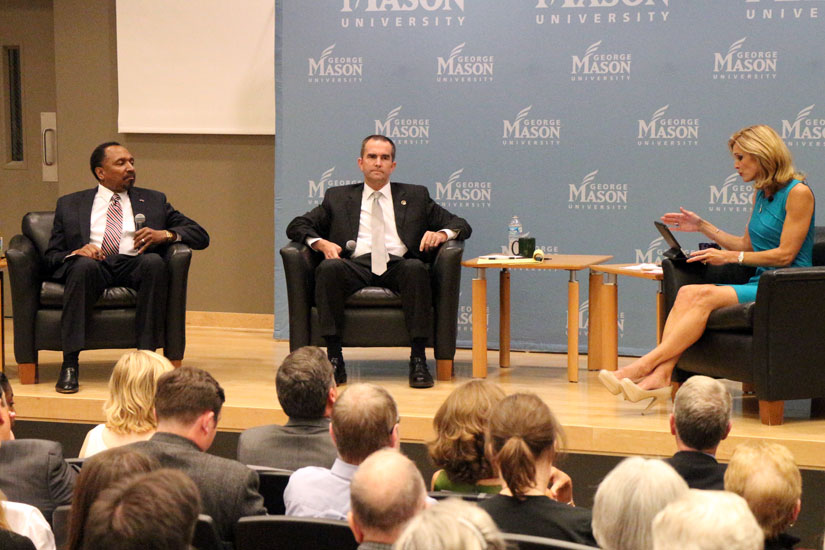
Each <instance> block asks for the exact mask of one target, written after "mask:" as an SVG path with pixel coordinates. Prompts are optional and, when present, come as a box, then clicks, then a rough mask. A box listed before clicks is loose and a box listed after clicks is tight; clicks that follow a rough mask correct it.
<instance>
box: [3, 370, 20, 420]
mask: <svg viewBox="0 0 825 550" xmlns="http://www.w3.org/2000/svg"><path fill="white" fill-rule="evenodd" d="M0 391H2V392H3V395H5V396H6V405H8V407H9V419H10V420H11V422H10V424H11V428H12V429H14V420H15V418H16V417H17V413H16V412H15V411H14V390H12V389H11V382H9V379H8V377H7V376H6V373H5V372H3V371H0Z"/></svg>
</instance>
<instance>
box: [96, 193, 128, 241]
mask: <svg viewBox="0 0 825 550" xmlns="http://www.w3.org/2000/svg"><path fill="white" fill-rule="evenodd" d="M122 234H123V210H122V209H121V207H120V195H118V194H117V193H115V194H114V195H112V200H110V201H109V208H108V209H107V210H106V232H105V233H104V234H103V244H101V245H100V249H101V250H102V251H103V255H104V256H112V255H114V254H118V253H119V252H120V237H121V235H122Z"/></svg>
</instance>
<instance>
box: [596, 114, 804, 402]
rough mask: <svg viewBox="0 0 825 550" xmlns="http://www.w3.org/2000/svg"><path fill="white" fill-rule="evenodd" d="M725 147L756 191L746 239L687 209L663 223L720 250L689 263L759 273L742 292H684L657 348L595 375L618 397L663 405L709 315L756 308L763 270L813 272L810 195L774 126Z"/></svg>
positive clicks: (698, 288)
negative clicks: (706, 240) (730, 308)
mask: <svg viewBox="0 0 825 550" xmlns="http://www.w3.org/2000/svg"><path fill="white" fill-rule="evenodd" d="M728 148H729V149H730V152H731V155H732V156H733V159H734V160H733V166H734V168H735V170H736V171H737V172H738V173H739V176H740V177H741V178H742V181H744V182H746V183H751V184H752V185H753V188H754V193H753V211H752V213H751V218H750V220H749V222H748V226H747V230H746V231H745V234H744V235H734V234H731V233H727V232H725V231H723V230H722V229H720V228H718V227H716V226H715V225H713V224H712V223H710V222H709V221H707V220H704V219H702V218H701V217H700V216H699V215H697V214H696V213H695V212H691V211H689V210H685V209H684V208H680V209H679V212H670V213H667V214H665V215H664V216H662V221H663V222H664V223H666V224H667V225H669V226H670V227H671V229H673V230H675V231H698V232H700V233H702V234H703V235H705V236H706V237H708V238H710V239H713V240H714V241H716V242H717V243H719V245H721V247H722V250H718V249H715V248H708V249H705V250H698V251H696V252H693V253H692V254H691V255H690V257H689V258H688V260H687V261H688V262H702V263H704V264H708V265H723V264H736V263H738V264H741V265H748V266H753V267H756V274H755V275H754V276H753V277H752V278H751V279H750V280H749V281H748V282H747V283H745V284H742V285H711V284H705V285H685V286H683V287H681V288H680V289H679V293H678V294H677V296H676V301H675V302H674V304H673V308H672V309H671V311H670V314H669V315H668V318H667V322H666V323H665V328H664V331H663V334H662V341H661V343H660V344H659V345H658V346H656V347H655V348H654V349H653V350H652V351H650V352H649V353H647V354H646V355H644V356H642V357H640V358H639V359H637V360H636V361H634V362H632V363H631V364H629V365H627V366H626V367H623V368H621V369H619V370H617V371H616V372H615V373H614V372H609V371H604V370H603V371H601V372H600V373H599V380H601V382H602V383H603V384H604V385H605V386H606V387H607V388H608V390H610V392H611V393H613V394H615V395H619V394H621V395H622V396H623V397H625V398H626V399H628V400H630V401H633V402H636V401H639V400H641V399H645V398H650V397H652V398H654V401H651V404H652V403H654V402H655V401H656V400H665V399H667V398H668V397H669V396H670V376H671V373H672V372H673V369H674V367H675V366H676V363H677V361H678V360H679V357H680V356H681V354H682V352H684V351H685V350H686V349H687V348H688V347H689V346H690V345H691V344H693V343H694V342H696V341H697V340H698V339H699V338H700V337H701V336H702V333H703V332H704V331H705V326H706V324H707V320H708V316H709V315H710V313H711V312H712V311H713V310H715V309H718V308H721V307H724V306H729V305H733V304H736V303H744V302H752V301H755V300H756V288H757V284H758V282H759V276H760V275H761V274H762V273H763V272H764V271H766V270H768V269H774V268H777V267H803V266H810V265H811V260H812V254H813V237H814V196H813V193H812V192H811V190H810V188H809V187H808V185H807V183H806V182H805V176H804V175H803V174H801V173H799V172H797V171H796V170H795V169H794V166H793V160H792V158H791V153H790V151H788V148H787V146H786V145H785V143H783V141H782V139H781V138H780V137H779V136H778V135H777V133H776V132H775V131H774V130H773V129H772V128H771V127H769V126H765V125H757V126H750V127H748V128H743V129H741V130H739V131H738V132H736V133H735V134H733V135H732V136H731V138H730V140H728Z"/></svg>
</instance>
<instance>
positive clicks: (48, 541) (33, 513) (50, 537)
mask: <svg viewBox="0 0 825 550" xmlns="http://www.w3.org/2000/svg"><path fill="white" fill-rule="evenodd" d="M2 506H3V511H4V512H5V513H6V521H7V522H8V524H9V527H10V528H11V530H12V531H14V532H15V533H17V534H18V535H23V536H24V537H29V539H31V541H32V542H33V543H34V547H35V548H37V550H55V542H54V533H53V532H52V528H51V527H50V526H49V522H48V521H46V518H44V517H43V514H42V513H41V512H40V510H38V509H37V508H35V507H34V506H29V505H28V504H23V503H22V502H9V501H4V502H2Z"/></svg>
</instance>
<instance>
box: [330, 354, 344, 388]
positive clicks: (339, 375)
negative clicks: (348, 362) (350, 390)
mask: <svg viewBox="0 0 825 550" xmlns="http://www.w3.org/2000/svg"><path fill="white" fill-rule="evenodd" d="M329 362H330V363H332V366H333V367H335V384H337V385H338V386H340V385H341V384H346V383H347V369H346V367H345V365H344V358H343V357H331V358H330V360H329Z"/></svg>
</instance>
